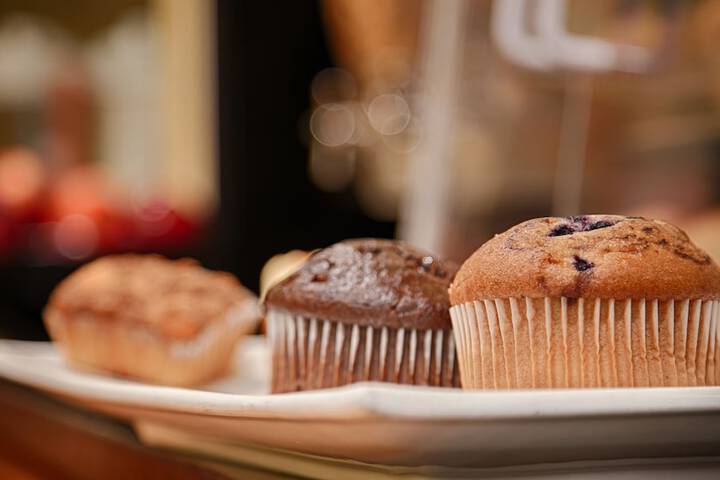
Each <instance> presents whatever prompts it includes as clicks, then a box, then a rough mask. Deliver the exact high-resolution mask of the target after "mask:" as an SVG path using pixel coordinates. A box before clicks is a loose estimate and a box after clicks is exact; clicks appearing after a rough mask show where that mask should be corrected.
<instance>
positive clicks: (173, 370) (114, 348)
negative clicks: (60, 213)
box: [44, 255, 259, 386]
mask: <svg viewBox="0 0 720 480" xmlns="http://www.w3.org/2000/svg"><path fill="white" fill-rule="evenodd" d="M44 316H45V324H46V326H47V329H48V332H49V333H50V336H51V338H52V339H53V340H54V341H55V342H56V344H57V345H58V347H59V349H60V351H61V352H62V353H63V354H64V356H65V357H66V358H67V359H68V360H69V361H70V362H71V364H73V365H75V366H79V367H83V368H90V369H94V370H97V371H101V372H107V373H111V374H115V375H119V376H124V377H129V378H134V379H138V380H143V381H147V382H152V383H159V384H166V385H178V386H193V385H198V384H201V383H205V382H207V381H209V380H212V379H214V378H216V377H218V376H220V375H222V374H223V372H225V371H226V370H227V368H228V366H229V362H230V359H231V357H232V353H233V350H234V348H235V345H236V343H237V340H238V339H239V337H240V336H241V335H242V334H244V333H249V332H251V331H253V329H254V328H255V325H256V322H257V320H258V318H259V308H258V305H257V299H256V298H255V296H254V295H253V294H252V293H250V292H249V291H248V290H246V289H245V288H243V287H242V286H241V285H240V283H239V282H238V281H237V280H236V279H235V277H233V276H232V275H230V274H228V273H221V272H213V271H209V270H205V269H204V268H202V267H201V266H200V265H198V264H197V263H196V262H195V261H193V260H189V259H183V260H176V261H172V260H167V259H165V258H162V257H160V256H156V255H116V256H108V257H104V258H101V259H98V260H95V261H93V262H91V263H89V264H87V265H85V266H83V267H81V268H80V269H78V270H76V271H75V272H74V273H72V274H71V275H70V276H69V277H68V278H66V279H65V280H64V281H62V282H61V283H60V284H59V285H58V287H57V288H56V289H55V291H53V293H52V295H51V297H50V300H49V302H48V305H47V307H46V309H45V314H44Z"/></svg>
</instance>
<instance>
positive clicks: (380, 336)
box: [266, 308, 460, 393]
mask: <svg viewBox="0 0 720 480" xmlns="http://www.w3.org/2000/svg"><path fill="white" fill-rule="evenodd" d="M266 322H267V335H268V340H269V343H270V345H271V348H272V355H273V362H272V364H273V373H272V391H273V393H281V392H293V391H299V390H311V389H318V388H329V387H337V386H341V385H345V384H349V383H354V382H362V381H378V382H392V383H401V384H413V385H429V386H444V387H457V386H459V384H460V378H459V373H458V369H457V360H456V358H455V340H454V337H453V334H452V331H451V330H442V329H438V330H419V329H407V328H392V327H387V326H383V327H372V326H363V325H357V324H348V323H341V322H336V321H331V320H324V319H319V318H309V317H304V316H298V315H293V314H291V313H289V312H286V311H283V310H279V309H274V308H270V309H268V312H267V316H266Z"/></svg>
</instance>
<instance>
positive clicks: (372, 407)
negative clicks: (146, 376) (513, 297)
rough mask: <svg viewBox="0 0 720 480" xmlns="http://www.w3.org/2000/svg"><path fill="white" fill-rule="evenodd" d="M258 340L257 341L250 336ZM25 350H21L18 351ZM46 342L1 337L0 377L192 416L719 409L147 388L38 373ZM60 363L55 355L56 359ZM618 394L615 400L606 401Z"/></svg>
mask: <svg viewBox="0 0 720 480" xmlns="http://www.w3.org/2000/svg"><path fill="white" fill-rule="evenodd" d="M254 341H256V342H260V341H261V340H254ZM23 352H24V353H23ZM37 352H40V354H42V355H45V356H46V357H48V355H49V357H48V358H53V359H54V360H55V362H57V361H58V360H60V359H59V354H58V353H57V351H56V350H55V348H54V346H52V344H51V343H50V342H27V341H18V340H0V377H4V378H7V379H9V380H12V381H14V382H16V383H20V384H23V385H26V386H30V387H33V388H36V389H39V390H43V391H47V392H51V393H54V394H56V395H59V396H63V397H72V398H76V399H78V400H80V401H83V402H87V401H91V402H102V403H111V404H115V405H123V406H127V407H134V408H140V409H152V410H161V411H168V412H176V413H186V414H195V415H208V416H223V417H241V418H276V419H285V420H292V419H297V420H300V419H302V420H333V419H342V420H349V419H367V418H368V417H374V418H383V419H395V420H398V421H418V420H420V421H429V422H437V421H442V422H448V421H467V420H471V421H491V420H508V419H516V420H528V419H536V420H540V419H559V418H578V417H582V418H597V417H608V416H612V417H615V416H629V415H686V414H702V413H717V414H720V386H701V387H650V388H641V387H637V388H594V389H535V390H502V391H501V390H493V391H472V392H468V391H462V390H456V389H450V388H440V387H421V386H411V385H395V384H389V383H388V384H385V383H379V382H362V383H355V384H352V385H346V386H343V387H337V388H330V389H324V390H316V391H306V392H294V393H285V394H266V395H255V394H233V393H223V392H212V391H207V390H197V389H187V388H178V387H167V386H158V385H148V384H143V383H139V382H133V381H129V380H124V379H118V378H113V377H110V376H104V375H100V374H93V373H89V372H83V371H78V370H73V369H71V368H67V367H65V368H66V372H67V373H68V375H65V376H62V377H59V378H58V377H55V376H53V375H52V374H51V373H46V372H44V371H42V370H37V369H36V368H34V365H31V363H32V362H28V363H24V362H22V361H21V360H22V359H23V358H24V359H27V358H28V357H30V358H33V361H34V362H37V361H38V360H39V357H40V356H41V355H40V354H38V353H37ZM60 361H62V360H60ZM611 397H615V398H618V397H619V398H621V399H622V401H620V402H617V401H612V400H613V399H612V398H611Z"/></svg>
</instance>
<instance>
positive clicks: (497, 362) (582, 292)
mask: <svg viewBox="0 0 720 480" xmlns="http://www.w3.org/2000/svg"><path fill="white" fill-rule="evenodd" d="M449 295H450V302H451V304H452V305H453V306H452V308H451V315H452V318H453V324H454V331H455V336H456V341H457V344H458V355H459V361H460V371H461V374H462V383H463V386H464V387H467V388H532V387H544V388H549V387H632V386H663V385H665V386H678V385H716V384H720V368H717V365H718V363H719V362H720V358H719V357H720V346H717V344H718V342H719V341H720V340H719V339H718V336H719V330H718V329H719V328H720V326H719V325H718V323H719V322H718V315H720V308H719V305H718V300H719V299H720V270H719V269H718V267H717V265H716V264H715V263H714V262H713V261H712V260H711V258H710V257H709V256H708V255H707V254H706V253H705V252H703V251H702V250H700V249H699V248H697V247H696V246H695V245H693V244H692V242H691V241H690V240H689V239H688V237H687V235H686V234H685V233H684V232H682V231H681V230H680V229H678V228H677V227H675V226H673V225H670V224H668V223H666V222H662V221H659V220H649V219H645V218H639V217H622V216H614V215H587V216H578V217H569V218H539V219H535V220H529V221H527V222H524V223H522V224H520V225H517V226H515V227H513V228H511V229H510V230H508V231H506V232H504V233H502V234H500V235H496V236H495V237H494V238H493V239H491V240H490V241H488V242H487V243H485V244H484V245H483V246H482V247H480V248H479V249H478V250H477V251H476V252H475V253H474V254H473V255H472V256H471V257H470V258H469V259H468V260H467V261H466V262H465V263H464V264H463V265H462V267H461V268H460V270H459V271H458V273H457V276H456V278H455V280H454V282H453V284H452V286H451V287H450V291H449Z"/></svg>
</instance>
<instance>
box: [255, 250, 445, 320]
mask: <svg viewBox="0 0 720 480" xmlns="http://www.w3.org/2000/svg"><path fill="white" fill-rule="evenodd" d="M456 270H457V266H456V265H455V264H453V263H450V262H446V261H442V260H439V259H438V258H436V257H434V256H432V255H431V254H429V253H427V252H424V251H422V250H420V249H417V248H415V247H412V246H411V245H409V244H407V243H405V242H400V241H394V240H379V239H357V240H346V241H343V242H340V243H336V244H335V245H332V246H330V247H328V248H326V249H323V250H320V251H318V252H316V253H315V254H313V255H312V256H311V257H310V258H309V259H308V260H307V262H306V263H305V264H304V265H303V266H302V268H300V270H298V271H297V272H295V273H294V274H292V275H291V276H290V277H288V278H286V279H285V280H283V281H282V282H280V283H279V284H277V285H275V286H274V287H273V288H272V289H271V290H270V291H269V292H268V294H267V298H266V300H265V303H266V305H267V306H268V307H273V308H279V309H284V310H288V311H292V312H294V313H298V314H302V315H306V316H309V317H317V318H324V319H328V320H332V321H337V322H343V323H352V324H357V325H360V326H372V327H381V326H388V327H392V328H411V329H412V328H417V329H450V327H451V325H450V315H449V313H448V309H449V302H448V296H447V289H448V286H449V285H450V282H451V281H452V278H453V276H454V274H455V272H456Z"/></svg>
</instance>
